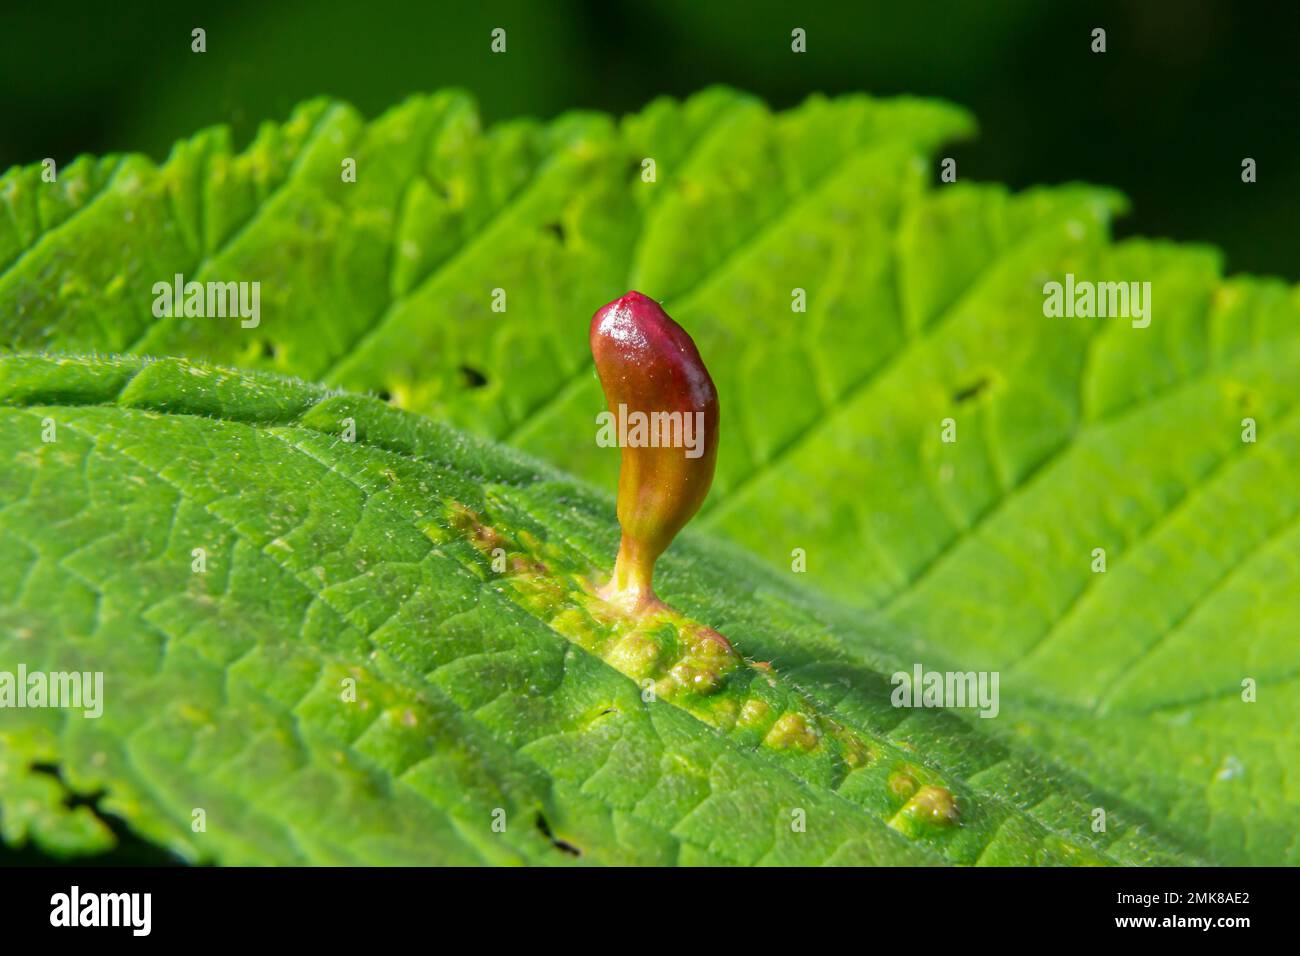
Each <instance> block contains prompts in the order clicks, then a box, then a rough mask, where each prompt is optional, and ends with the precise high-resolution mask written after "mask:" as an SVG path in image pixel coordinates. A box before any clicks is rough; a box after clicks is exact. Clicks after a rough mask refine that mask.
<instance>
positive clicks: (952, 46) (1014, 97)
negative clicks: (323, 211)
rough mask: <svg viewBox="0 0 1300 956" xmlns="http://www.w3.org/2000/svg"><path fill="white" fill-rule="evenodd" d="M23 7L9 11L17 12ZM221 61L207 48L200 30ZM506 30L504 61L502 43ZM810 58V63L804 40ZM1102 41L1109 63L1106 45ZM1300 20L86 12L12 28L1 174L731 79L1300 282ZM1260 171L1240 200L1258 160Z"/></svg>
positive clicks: (1004, 4) (851, 13)
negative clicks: (958, 131)
mask: <svg viewBox="0 0 1300 956" xmlns="http://www.w3.org/2000/svg"><path fill="white" fill-rule="evenodd" d="M3 2H6V3H7V4H8V5H9V6H10V7H12V6H15V4H14V0H3ZM195 26H202V27H204V28H205V29H206V30H207V32H208V52H207V53H206V54H204V55H196V54H193V53H191V52H190V30H191V29H192V28H193V27H195ZM497 26H501V27H504V28H505V29H506V30H507V31H508V37H509V49H508V52H507V53H506V54H505V55H504V56H494V55H492V54H491V53H490V52H489V49H488V45H489V32H490V31H491V29H492V28H493V27H497ZM795 26H801V27H803V28H804V29H806V30H807V31H808V52H807V54H805V55H802V56H796V55H794V54H792V53H791V52H790V30H791V28H792V27H795ZM1095 26H1103V27H1105V28H1106V29H1107V33H1108V47H1109V49H1108V52H1107V53H1106V54H1104V55H1094V54H1092V53H1091V52H1090V51H1089V43H1090V32H1091V29H1092V28H1093V27H1095ZM1297 41H1300V4H1295V3H1287V4H1281V3H1279V4H1277V5H1276V6H1274V5H1264V4H1256V3H1244V2H1210V0H1128V2H1096V3H1069V2H1057V0H998V2H987V3H986V2H975V0H968V2H964V3H963V2H956V0H953V2H935V0H890V2H865V0H852V2H845V3H830V2H817V0H809V2H800V3H788V2H787V3H778V2H774V0H749V2H729V3H728V2H718V0H658V2H650V0H646V2H640V3H626V2H619V0H534V2H524V0H486V2H480V0H459V2H456V3H443V2H427V0H426V2H412V0H406V2H400V0H387V2H365V0H358V2H353V3H326V2H318V3H306V2H294V0H289V2H267V0H259V2H241V0H226V2H223V3H220V4H190V5H186V4H178V3H171V4H168V3H154V2H130V0H127V2H122V3H104V2H94V3H91V2H84V0H67V2H60V3H43V4H40V5H36V4H31V5H29V6H28V7H27V8H25V9H5V10H4V12H3V13H0V107H2V109H0V168H7V167H8V166H9V165H11V164H13V163H27V162H33V161H37V160H39V159H41V158H43V157H45V156H53V157H54V158H55V159H57V160H59V161H60V162H66V161H67V160H68V159H70V158H71V157H72V156H74V155H75V154H77V153H79V152H91V153H103V152H108V151H113V150H128V149H129V150H139V151H142V152H145V153H148V154H149V155H151V156H153V157H155V158H159V159H161V158H162V157H164V156H165V155H166V153H167V150H168V147H169V145H170V144H171V142H172V141H173V140H175V139H178V138H180V137H183V136H186V135H188V134H190V133H192V132H193V131H195V130H197V129H199V128H200V127H203V126H206V125H209V124H213V123H222V122H224V123H229V124H231V125H232V126H233V127H234V129H235V132H236V137H237V140H238V141H239V142H241V143H243V142H246V141H247V140H248V139H249V138H251V135H252V132H253V130H254V129H255V127H256V125H257V123H258V122H259V121H261V120H263V119H283V118H284V117H285V116H286V115H287V114H288V112H289V110H290V109H291V107H292V106H293V104H295V103H296V102H298V101H299V100H302V99H305V98H308V97H311V96H315V95H317V94H321V93H327V94H331V95H333V96H337V97H341V98H344V99H347V100H349V101H351V102H353V103H354V104H356V105H357V106H358V107H360V108H361V109H362V111H363V112H365V113H366V114H367V115H375V114H377V113H379V112H381V111H382V110H383V109H384V108H386V107H387V106H390V105H392V104H394V103H396V102H397V101H398V100H400V99H401V98H402V97H403V96H405V95H406V94H408V93H412V92H416V91H427V90H433V89H436V88H438V87H442V86H448V85H455V86H460V87H463V88H466V89H468V90H470V91H471V92H473V93H474V94H475V96H477V97H478V99H479V101H480V103H481V104H482V107H483V111H484V113H485V115H486V118H487V119H488V120H495V119H501V118H505V117H510V116H519V115H533V116H541V117H549V116H553V115H555V114H557V113H560V112H562V111H564V110H566V109H570V108H574V107H587V108H593V109H601V110H609V111H613V112H617V113H621V112H626V111H629V110H633V109H636V108H638V107H640V106H641V105H642V104H644V103H645V102H646V101H647V100H649V99H650V98H652V97H654V96H656V95H658V94H662V93H672V94H676V95H685V94H687V93H690V92H692V91H694V90H697V89H699V88H701V87H703V86H706V85H708V84H710V83H718V82H722V83H728V84H731V85H734V86H737V87H740V88H743V89H746V90H750V91H752V92H755V93H758V94H760V95H762V96H763V97H764V98H765V99H767V100H768V101H769V102H770V103H772V104H773V105H774V106H778V107H784V106H790V105H793V104H795V103H797V102H799V101H800V100H801V99H802V98H803V97H805V96H806V95H807V94H809V93H811V92H815V91H822V92H827V93H838V92H846V91H854V90H866V91H869V92H873V93H880V94H888V93H900V92H907V93H918V94H930V95H935V96H940V97H943V98H945V99H948V100H951V101H953V102H956V103H960V104H963V105H965V106H967V107H969V108H970V109H972V110H973V111H974V112H975V113H976V114H977V116H978V117H979V119H980V123H981V127H982V132H981V135H980V138H979V139H978V140H977V141H976V142H975V143H972V144H967V145H964V146H962V147H960V148H958V149H956V150H954V151H953V155H956V156H957V157H958V162H959V173H960V175H961V176H962V177H963V178H978V179H984V180H996V181H1001V182H1007V183H1010V184H1012V185H1014V186H1017V187H1021V186H1027V185H1030V184H1033V183H1039V182H1049V183H1054V182H1062V181H1066V180H1072V179H1082V180H1087V181H1091V182H1095V183H1101V184H1106V185H1113V186H1116V187H1118V188H1120V189H1121V190H1123V191H1124V192H1125V193H1126V194H1127V195H1128V196H1129V197H1130V198H1131V199H1132V200H1133V212H1132V214H1131V215H1130V216H1129V217H1128V218H1127V219H1125V220H1124V221H1123V222H1122V223H1121V225H1120V232H1121V234H1130V233H1141V234H1144V235H1151V236H1167V237H1171V238H1176V239H1184V240H1200V241H1206V242H1212V243H1214V244H1216V245H1218V246H1220V247H1221V248H1223V249H1224V250H1225V252H1226V256H1227V267H1228V269H1229V270H1230V271H1246V272H1258V273H1273V274H1278V275H1281V276H1284V277H1286V278H1288V279H1291V280H1296V279H1300V255H1298V253H1300V229H1297V228H1296V224H1297V222H1300V163H1298V162H1297V160H1296V156H1297V152H1298V151H1300V96H1298V94H1300V65H1298V61H1297V50H1300V42H1297ZM1244 156H1252V157H1254V158H1255V159H1256V160H1257V161H1258V163H1259V177H1260V179H1259V182H1258V183H1256V184H1255V185H1251V186H1247V185H1243V184H1242V183H1241V179H1240V163H1241V159H1242V157H1244Z"/></svg>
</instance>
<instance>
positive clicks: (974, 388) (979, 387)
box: [952, 375, 989, 404]
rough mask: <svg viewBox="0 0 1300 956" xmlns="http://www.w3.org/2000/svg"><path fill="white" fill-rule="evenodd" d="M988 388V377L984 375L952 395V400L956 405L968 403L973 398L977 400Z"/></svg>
mask: <svg viewBox="0 0 1300 956" xmlns="http://www.w3.org/2000/svg"><path fill="white" fill-rule="evenodd" d="M988 387H989V379H988V376H987V375H985V376H983V377H981V378H978V379H976V380H975V381H973V382H971V383H970V384H969V385H965V386H963V387H961V388H959V389H957V391H955V392H953V393H952V400H953V401H954V402H957V403H958V404H960V403H962V402H969V401H970V400H971V399H973V398H978V397H979V396H980V395H981V394H982V393H983V392H984V391H985V389H987V388H988Z"/></svg>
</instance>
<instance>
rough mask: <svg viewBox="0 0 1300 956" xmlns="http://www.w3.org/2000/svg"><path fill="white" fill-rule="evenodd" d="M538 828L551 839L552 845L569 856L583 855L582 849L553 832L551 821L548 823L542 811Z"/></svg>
mask: <svg viewBox="0 0 1300 956" xmlns="http://www.w3.org/2000/svg"><path fill="white" fill-rule="evenodd" d="M537 829H538V830H540V831H541V832H542V836H544V837H546V839H548V840H550V841H551V846H553V847H555V848H556V849H557V850H559V851H560V852H561V853H567V854H569V856H582V851H581V850H579V849H578V848H577V847H576V846H574V845H573V844H572V843H569V842H567V841H565V840H561V839H560V838H559V837H557V836H556V835H555V834H554V833H552V832H551V825H550V823H548V822H547V820H546V817H545V816H543V815H542V814H540V813H539V814H537Z"/></svg>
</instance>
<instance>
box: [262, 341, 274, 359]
mask: <svg viewBox="0 0 1300 956" xmlns="http://www.w3.org/2000/svg"><path fill="white" fill-rule="evenodd" d="M262 358H264V359H273V358H275V343H274V342H271V341H267V342H263V343H262Z"/></svg>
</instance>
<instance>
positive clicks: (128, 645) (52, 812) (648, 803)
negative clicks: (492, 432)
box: [0, 356, 1198, 864]
mask: <svg viewBox="0 0 1300 956" xmlns="http://www.w3.org/2000/svg"><path fill="white" fill-rule="evenodd" d="M0 402H2V403H3V404H0V454H3V455H4V458H5V460H6V461H11V462H13V463H14V464H13V467H12V468H9V469H7V470H6V471H5V472H4V474H3V485H2V486H0V531H2V534H0V542H3V546H2V547H3V550H2V551H0V625H2V626H0V634H3V637H0V670H9V671H11V672H12V671H14V670H15V669H16V667H17V665H18V664H23V665H25V666H26V667H27V669H28V670H29V671H33V672H34V671H72V670H76V671H84V672H96V671H99V672H102V673H103V675H104V696H103V700H102V716H100V717H98V718H86V717H83V716H82V715H81V714H80V713H77V712H75V711H73V710H68V709H51V708H45V709H36V708H27V709H6V710H4V711H3V712H0V713H2V714H3V720H2V721H0V779H3V780H5V781H6V785H5V786H4V787H0V826H2V827H3V834H4V839H5V841H7V842H9V843H11V844H21V843H23V842H24V841H25V840H34V841H36V843H37V844H38V845H40V846H42V847H44V848H45V849H46V850H48V851H49V852H56V853H69V852H76V851H82V852H91V851H96V850H101V849H103V848H104V846H105V843H106V840H108V839H110V837H109V836H108V825H109V824H110V823H112V822H113V820H114V818H116V819H118V820H120V821H125V823H126V824H127V825H128V826H129V828H130V830H131V832H133V833H135V834H139V835H142V836H144V837H146V838H147V839H148V840H150V841H152V842H154V843H155V844H157V845H159V846H163V847H166V848H169V849H171V850H173V851H175V852H176V853H178V854H180V855H181V856H182V857H184V858H186V859H190V860H214V861H219V862H225V863H275V862H278V863H285V862H310V863H347V862H363V863H399V862H404V863H480V862H488V863H509V862H542V863H557V864H563V863H571V862H582V863H656V864H667V863H744V864H748V863H790V864H807V863H873V864H900V863H908V864H930V863H945V862H957V863H984V864H996V863H1108V862H1109V863H1151V862H1156V863H1162V862H1188V861H1195V860H1197V859H1198V855H1197V851H1196V849H1195V847H1193V846H1190V845H1189V844H1188V843H1187V842H1185V841H1183V840H1182V839H1181V836H1180V835H1179V834H1176V833H1171V832H1166V833H1161V832H1159V831H1161V830H1164V829H1165V828H1164V827H1163V824H1162V822H1161V821H1160V820H1159V819H1157V818H1156V817H1155V816H1153V815H1151V814H1150V813H1149V812H1148V808H1147V807H1145V806H1142V805H1139V804H1130V803H1129V802H1127V801H1124V800H1122V799H1119V798H1117V796H1116V795H1115V794H1111V793H1106V792H1104V788H1100V787H1096V786H1094V783H1093V782H1092V781H1089V780H1086V779H1084V778H1082V777H1079V776H1076V775H1075V774H1073V773H1071V772H1069V771H1068V770H1066V769H1063V768H1062V767H1060V766H1058V765H1055V764H1054V763H1052V762H1051V761H1049V760H1046V759H1043V758H1042V757H1041V755H1039V754H1037V753H1036V752H1035V750H1034V748H1033V747H1031V746H1027V745H1026V744H1025V743H1023V742H1022V741H1020V740H1018V739H1016V738H1015V737H1014V736H1009V737H1005V738H1004V737H1003V736H1001V735H999V734H998V733H996V732H995V731H994V730H993V729H992V727H991V726H990V725H991V724H994V723H997V722H996V721H983V720H980V719H978V718H976V719H972V720H969V721H966V720H962V719H959V718H958V717H956V716H954V715H953V714H951V713H948V712H944V711H936V710H914V711H900V710H898V709H895V708H894V707H892V706H891V705H890V703H889V682H888V678H887V676H886V668H887V663H886V662H887V661H888V659H889V655H888V654H887V653H886V652H884V651H882V650H879V649H878V648H877V647H876V644H875V642H876V641H877V640H878V639H879V638H880V637H881V636H882V635H881V634H880V633H878V632H877V631H876V630H875V629H874V628H873V627H872V626H869V625H868V624H866V623H864V622H863V621H862V620H861V619H860V618H859V617H858V616H857V615H856V614H853V613H846V612H844V611H843V610H842V609H837V608H836V607H835V606H833V605H830V604H828V603H825V602H823V601H820V600H818V599H816V598H813V597H810V596H808V595H806V594H805V593H803V592H802V591H801V590H800V589H798V588H797V587H794V586H792V585H791V584H790V583H789V582H788V581H786V580H784V579H783V578H782V577H781V576H779V575H777V574H775V573H773V572H770V571H768V570H766V569H764V568H763V567H762V566H761V565H758V564H756V563H755V562H754V561H753V560H752V559H749V558H746V557H745V556H743V555H740V554H737V553H736V552H734V551H733V550H731V549H728V548H725V547H719V546H717V545H715V544H712V543H710V542H708V541H707V540H706V539H704V538H701V537H696V538H690V537H689V536H688V540H686V541H684V542H681V543H679V545H678V546H677V547H675V548H674V549H673V550H672V551H671V552H670V553H669V554H668V555H667V556H666V557H665V559H664V562H663V564H664V567H663V568H662V573H661V585H662V588H661V589H662V592H663V594H664V595H665V597H667V598H668V599H669V600H672V601H674V602H676V603H678V604H680V605H681V606H682V607H684V608H687V609H689V611H690V615H691V616H689V617H688V616H686V615H684V614H682V613H678V612H664V613H661V614H658V615H655V616H652V617H650V618H647V619H638V618H631V617H626V616H623V615H621V614H620V613H618V612H616V611H614V610H612V608H611V606H609V605H607V604H605V602H603V601H602V600H600V599H599V598H598V597H596V595H595V593H594V588H595V585H596V583H597V582H598V580H599V576H600V574H601V573H602V569H604V568H607V567H608V565H609V562H610V559H611V557H612V555H613V553H614V549H615V546H616V543H617V537H618V531H617V526H616V524H615V523H614V521H613V508H612V503H611V502H610V501H609V499H608V498H607V497H604V496H599V495H595V494H593V493H592V492H591V491H589V490H587V489H586V488H585V487H584V486H582V485H579V484H576V483H574V482H573V481H571V480H570V479H567V478H565V477H563V476H561V475H560V474H558V473H556V472H554V471H552V470H550V469H549V468H546V467H544V466H541V465H539V464H536V463H534V462H532V461H530V460H528V459H526V458H524V457H521V456H520V455H519V454H517V453H515V452H511V451H508V450H506V449H504V448H501V447H498V446H492V445H488V444H484V443H482V442H480V441H477V440H472V439H470V438H468V437H466V436H464V435H463V434H460V433H458V432H456V431H455V430H453V429H451V428H449V427H447V426H445V425H443V424H441V423H436V422H432V421H429V420H427V419H423V418H419V417H416V416H412V415H410V414H408V413H405V412H401V411H398V410H395V409H392V408H391V407H389V406H387V405H385V404H384V403H381V402H378V401H376V400H374V399H371V398H362V397H357V396H353V395H348V394H339V393H335V392H330V391H327V390H324V389H322V388H319V387H316V386H310V385H305V384H302V383H299V382H294V381H291V380H286V379H280V378H276V377H272V376H267V375H256V374H251V373H239V372H235V371H232V370H228V369H221V368H216V367H211V366H204V365H198V364H193V363H190V362H188V361H184V360H175V359H169V360H161V361H155V362H146V361H143V360H140V359H77V358H53V357H44V356H10V357H8V358H4V359H0ZM353 429H355V438H354V440H351V441H349V440H348V439H349V438H350V437H353V432H352V430H353ZM195 549H203V553H202V555H201V556H196V550H195ZM498 549H500V550H498ZM199 557H201V558H202V565H201V566H198V565H196V560H198V559H199ZM497 559H500V563H499V564H496V565H495V566H494V561H496V560H497ZM498 568H499V569H500V570H498ZM604 573H607V571H605V572H604ZM706 625H707V626H716V627H718V628H720V629H721V630H722V631H724V632H725V634H726V635H727V637H728V638H730V640H731V642H732V644H730V645H729V644H727V643H726V642H725V641H720V640H719V639H718V638H717V636H716V634H714V633H713V632H712V631H710V630H709V629H708V627H707V626H706ZM733 645H734V649H733ZM767 660H772V661H774V662H775V663H774V664H763V663H756V662H761V661H767ZM350 688H354V690H355V695H354V698H351V699H350V698H349V694H348V692H349V689H350ZM650 689H652V690H653V693H652V694H650V693H647V690H650ZM37 791H40V792H42V793H44V792H48V793H49V794H50V795H49V796H41V795H40V794H39V793H38V795H37V797H35V798H34V797H33V796H32V794H33V793H36V792H37ZM64 792H66V793H67V794H69V795H75V796H76V797H78V798H79V800H80V804H79V806H80V812H78V813H75V814H67V813H61V812H59V811H58V809H57V807H58V806H59V801H57V800H56V799H54V797H57V796H58V795H59V794H61V793H64ZM89 806H93V808H94V811H95V816H93V817H92V816H91V815H90V813H89V811H88V810H87V807H89ZM1095 806H1104V807H1105V808H1107V811H1108V814H1109V826H1108V829H1107V830H1106V832H1105V833H1094V832H1093V831H1092V826H1091V823H1092V815H1091V811H1092V808H1093V807H1095ZM954 807H955V809H954ZM199 810H201V811H203V814H202V821H203V823H204V826H203V827H202V828H197V827H196V825H195V821H196V820H199V819H200V817H199V816H198V815H197V814H196V811H199ZM954 816H956V819H954V818H953V817H954ZM498 819H500V820H504V822H505V827H504V829H503V830H500V831H499V832H498V830H497V829H494V826H493V823H494V821H496V820H498ZM796 822H798V825H795V824H796ZM88 823H89V824H91V826H89V827H88V826H87V824H88ZM575 854H580V855H575Z"/></svg>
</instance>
